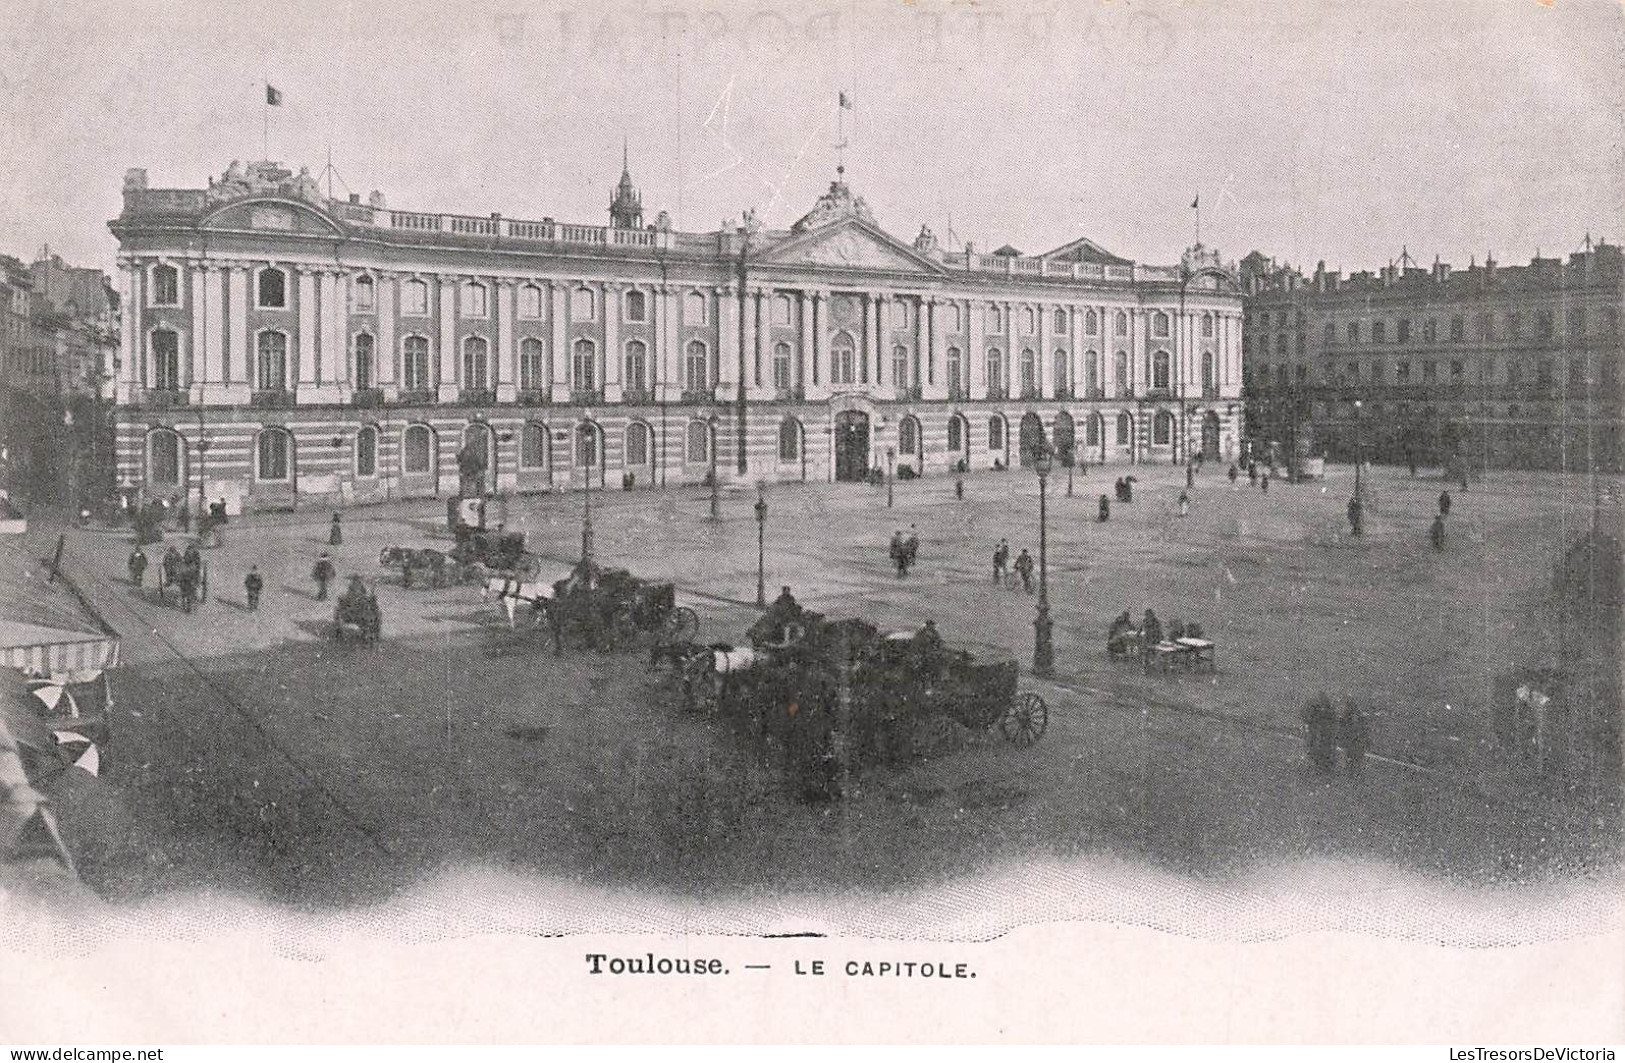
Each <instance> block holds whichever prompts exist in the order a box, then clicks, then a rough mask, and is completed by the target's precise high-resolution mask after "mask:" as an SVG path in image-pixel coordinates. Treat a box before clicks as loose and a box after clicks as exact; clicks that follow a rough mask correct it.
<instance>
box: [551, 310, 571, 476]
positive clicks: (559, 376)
mask: <svg viewBox="0 0 1625 1063" xmlns="http://www.w3.org/2000/svg"><path fill="white" fill-rule="evenodd" d="M547 289H548V319H549V320H550V321H551V322H552V324H553V342H552V343H551V344H550V345H549V346H550V347H551V348H552V350H551V351H550V352H549V358H550V360H551V364H552V366H553V376H552V392H553V401H554V402H556V403H565V402H569V401H570V352H569V351H568V349H567V348H568V347H569V342H568V341H569V332H568V330H567V329H566V325H567V321H566V320H565V313H566V312H567V310H566V308H567V307H568V304H569V300H568V299H567V298H566V296H567V294H568V293H567V292H566V290H565V285H564V284H563V282H561V281H550V282H549V283H548V286H547ZM570 446H572V447H574V446H575V443H574V441H572V442H571V443H570ZM548 468H552V462H549V463H548Z"/></svg>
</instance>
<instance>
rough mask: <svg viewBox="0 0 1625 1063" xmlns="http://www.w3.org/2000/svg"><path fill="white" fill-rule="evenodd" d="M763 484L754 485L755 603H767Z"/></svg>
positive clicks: (762, 604)
mask: <svg viewBox="0 0 1625 1063" xmlns="http://www.w3.org/2000/svg"><path fill="white" fill-rule="evenodd" d="M764 487H765V485H763V484H760V483H758V484H757V485H756V604H757V605H758V606H765V605H767V586H766V583H767V581H766V571H767V568H766V563H767V547H766V542H767V539H766V533H767V498H766V496H765V495H764V494H763V490H764Z"/></svg>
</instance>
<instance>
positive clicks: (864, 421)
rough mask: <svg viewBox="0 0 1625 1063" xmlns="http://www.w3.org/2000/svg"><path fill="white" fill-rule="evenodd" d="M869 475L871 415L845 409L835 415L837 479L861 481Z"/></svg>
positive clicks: (839, 480) (850, 481)
mask: <svg viewBox="0 0 1625 1063" xmlns="http://www.w3.org/2000/svg"><path fill="white" fill-rule="evenodd" d="M868 475H869V415H868V414H866V413H864V412H863V411H861V410H843V411H841V412H840V413H838V414H836V415H835V479H836V481H837V482H841V483H852V482H856V481H861V480H863V479H864V478H865V477H867V476H868Z"/></svg>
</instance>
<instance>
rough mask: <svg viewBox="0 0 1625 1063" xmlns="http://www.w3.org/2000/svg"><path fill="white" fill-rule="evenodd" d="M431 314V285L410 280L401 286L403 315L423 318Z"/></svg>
mask: <svg viewBox="0 0 1625 1063" xmlns="http://www.w3.org/2000/svg"><path fill="white" fill-rule="evenodd" d="M428 312H429V285H428V283H427V282H425V281H420V280H409V281H407V282H405V283H404V284H402V285H401V313H403V314H414V315H418V316H422V315H424V314H427V313H428Z"/></svg>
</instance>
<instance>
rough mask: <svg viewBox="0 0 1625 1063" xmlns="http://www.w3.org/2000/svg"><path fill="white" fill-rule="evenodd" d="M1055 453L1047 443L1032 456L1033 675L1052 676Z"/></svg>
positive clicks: (1053, 661)
mask: <svg viewBox="0 0 1625 1063" xmlns="http://www.w3.org/2000/svg"><path fill="white" fill-rule="evenodd" d="M1054 462H1055V451H1054V449H1053V448H1051V447H1050V445H1049V444H1048V443H1047V442H1046V443H1043V444H1041V445H1040V446H1039V447H1038V450H1037V452H1036V453H1035V454H1034V455H1033V468H1034V469H1036V470H1037V472H1038V615H1037V616H1036V617H1035V618H1034V619H1033V674H1034V675H1037V676H1041V677H1043V678H1046V679H1047V678H1049V677H1050V676H1051V675H1054V674H1055V639H1054V633H1055V625H1054V623H1053V622H1052V621H1051V620H1050V618H1049V510H1048V487H1049V474H1050V470H1051V469H1052V468H1053V467H1054Z"/></svg>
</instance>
